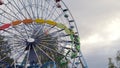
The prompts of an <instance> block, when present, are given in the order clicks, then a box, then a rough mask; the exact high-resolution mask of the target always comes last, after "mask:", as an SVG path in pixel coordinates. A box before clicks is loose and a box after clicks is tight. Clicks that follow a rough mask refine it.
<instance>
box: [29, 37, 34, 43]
mask: <svg viewBox="0 0 120 68" xmlns="http://www.w3.org/2000/svg"><path fill="white" fill-rule="evenodd" d="M34 41H35V39H34V38H28V39H27V42H30V43H32V42H34Z"/></svg>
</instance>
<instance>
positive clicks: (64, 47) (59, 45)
mask: <svg viewBox="0 0 120 68" xmlns="http://www.w3.org/2000/svg"><path fill="white" fill-rule="evenodd" d="M53 42H54V41H53ZM41 44H43V45H51V46H52V45H57V47H60V48H63V49H69V50H72V48H70V47H66V46H63V45H61V44H57V43H56V44H53V43H47V42H45V43H44V41H42V43H41ZM61 51H62V50H61Z"/></svg>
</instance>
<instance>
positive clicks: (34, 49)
mask: <svg viewBox="0 0 120 68" xmlns="http://www.w3.org/2000/svg"><path fill="white" fill-rule="evenodd" d="M32 47H33V50H34V52H35V54H36V56H37V59H38V62H39V64H40V66H42V62H41V60H40V58H39V56H38V54H37V52H36V49H35V46H32Z"/></svg>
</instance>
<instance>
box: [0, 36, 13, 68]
mask: <svg viewBox="0 0 120 68" xmlns="http://www.w3.org/2000/svg"><path fill="white" fill-rule="evenodd" d="M7 44H8V42H7V41H5V40H4V36H2V35H0V60H1V61H0V66H2V67H4V65H5V64H11V63H12V62H13V59H11V58H10V56H8V54H9V53H10V51H11V50H10V48H9V46H7ZM5 57H6V58H5ZM3 58H5V59H3ZM2 59H3V60H2Z"/></svg>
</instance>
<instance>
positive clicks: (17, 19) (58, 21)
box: [0, 0, 88, 68]
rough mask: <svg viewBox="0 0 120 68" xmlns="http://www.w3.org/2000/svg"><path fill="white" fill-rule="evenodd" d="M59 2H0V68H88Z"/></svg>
mask: <svg viewBox="0 0 120 68" xmlns="http://www.w3.org/2000/svg"><path fill="white" fill-rule="evenodd" d="M79 39H80V38H79V33H78V29H77V26H76V24H75V20H74V19H73V17H72V15H71V13H70V11H69V9H68V8H67V6H66V5H65V4H64V2H63V1H62V0H0V68H88V67H87V64H86V62H85V60H84V58H83V56H82V53H81V51H80V42H79Z"/></svg>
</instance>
